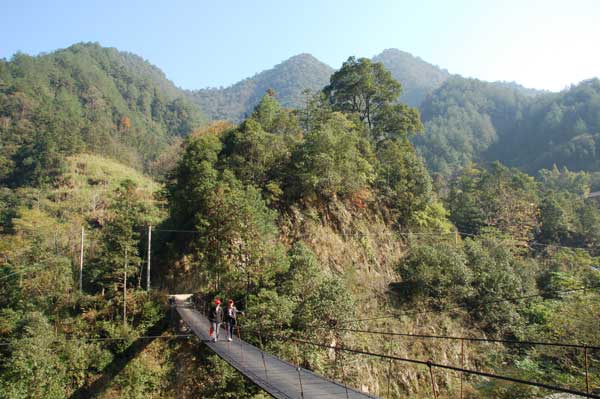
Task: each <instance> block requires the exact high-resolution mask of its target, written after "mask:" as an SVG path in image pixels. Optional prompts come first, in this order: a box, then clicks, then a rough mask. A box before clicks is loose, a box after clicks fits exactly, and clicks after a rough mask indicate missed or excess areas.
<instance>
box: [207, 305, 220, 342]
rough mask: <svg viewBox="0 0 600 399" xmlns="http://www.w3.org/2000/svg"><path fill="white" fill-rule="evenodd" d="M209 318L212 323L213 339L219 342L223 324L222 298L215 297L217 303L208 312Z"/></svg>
mask: <svg viewBox="0 0 600 399" xmlns="http://www.w3.org/2000/svg"><path fill="white" fill-rule="evenodd" d="M208 320H209V321H210V324H211V332H212V337H213V338H212V340H213V342H217V340H218V339H219V329H220V328H221V324H223V308H221V300H220V299H219V298H217V299H215V304H214V305H213V306H211V308H210V310H209V312H208Z"/></svg>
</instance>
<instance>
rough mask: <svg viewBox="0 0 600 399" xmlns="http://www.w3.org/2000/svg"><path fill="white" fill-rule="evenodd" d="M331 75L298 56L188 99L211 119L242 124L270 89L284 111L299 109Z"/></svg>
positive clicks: (326, 68)
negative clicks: (307, 90)
mask: <svg viewBox="0 0 600 399" xmlns="http://www.w3.org/2000/svg"><path fill="white" fill-rule="evenodd" d="M332 73H333V68H331V67H330V66H328V65H326V64H324V63H322V62H321V61H319V60H317V59H316V58H315V57H313V56H312V55H310V54H299V55H296V56H294V57H292V58H290V59H288V60H286V61H284V62H282V63H281V64H278V65H276V66H275V67H273V68H272V69H269V70H266V71H263V72H260V73H258V74H256V75H254V76H253V77H251V78H247V79H244V80H242V81H240V82H238V83H236V84H234V85H232V86H230V87H227V88H224V89H223V88H220V89H219V88H210V89H201V90H194V91H191V92H189V95H190V98H191V99H192V100H193V101H195V102H196V103H197V104H198V105H200V107H201V108H202V110H203V111H204V112H205V113H206V115H208V116H209V117H210V119H213V120H216V119H224V120H230V121H234V122H239V121H240V120H241V119H243V118H244V117H245V116H247V115H249V114H250V113H251V112H252V110H253V109H254V107H255V106H256V104H258V102H259V101H260V99H261V98H262V96H263V95H264V94H265V92H266V91H267V90H268V89H272V90H274V91H275V93H276V94H277V98H279V100H280V101H281V104H282V105H283V106H284V107H288V108H299V107H300V106H301V105H302V104H303V101H304V100H305V97H304V96H303V94H302V93H303V92H304V91H305V90H306V89H309V90H311V91H318V90H321V89H322V88H323V87H324V86H325V85H326V84H327V83H329V77H330V76H331V74H332Z"/></svg>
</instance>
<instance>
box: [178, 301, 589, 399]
mask: <svg viewBox="0 0 600 399" xmlns="http://www.w3.org/2000/svg"><path fill="white" fill-rule="evenodd" d="M171 297H172V305H173V307H174V309H176V311H177V313H178V314H179V316H180V317H181V320H182V321H183V322H185V324H186V325H187V326H188V327H189V328H190V330H191V331H192V332H193V333H194V334H195V335H196V336H197V337H198V338H199V339H200V340H201V341H202V342H203V343H204V344H205V345H207V346H208V347H209V348H210V349H211V350H212V351H213V352H215V353H216V354H217V355H218V356H219V357H221V358H222V359H223V360H225V361H226V362H227V363H229V364H230V365H231V366H233V367H234V368H235V369H236V370H238V371H239V372H240V373H241V374H243V375H244V376H246V377H247V378H248V379H250V380H251V381H252V382H253V383H254V384H256V385H257V386H258V387H260V388H261V389H263V390H264V391H265V392H267V393H268V394H269V395H271V396H272V397H274V398H277V399H309V398H319V399H320V398H346V399H354V398H377V396H374V395H371V394H370V393H366V392H361V391H359V390H357V389H354V388H351V387H349V386H348V385H347V384H346V382H345V378H344V381H342V382H341V383H340V382H338V381H334V380H331V379H328V378H325V377H323V376H320V375H318V374H316V373H314V372H312V371H310V370H307V369H305V368H302V367H300V366H299V365H294V364H292V363H290V362H287V361H285V360H282V359H280V358H278V357H275V356H273V355H271V354H268V353H266V352H265V351H264V350H262V349H259V348H257V347H255V346H253V345H251V344H249V343H247V342H245V341H243V340H241V339H240V338H239V337H233V340H232V341H231V342H228V341H218V342H212V340H211V337H210V336H209V329H210V322H209V321H208V319H207V318H206V317H205V316H204V315H203V314H202V313H201V312H199V311H198V310H196V309H195V308H194V305H192V303H191V302H190V301H189V299H190V297H191V295H173V296H171ZM523 298H529V296H527V297H523ZM515 299H516V298H510V299H509V300H511V301H512V300H515ZM521 299H522V298H521ZM505 300H506V299H505ZM384 317H389V316H384ZM332 328H335V329H337V330H340V331H348V332H355V333H363V334H364V333H366V334H377V335H384V336H385V335H395V336H405V337H409V338H422V339H449V340H458V341H461V347H462V345H463V344H464V342H466V341H475V342H497V343H504V344H509V345H526V346H536V345H541V346H560V347H566V348H572V349H581V350H582V351H583V353H584V358H585V374H584V375H585V380H584V381H585V385H584V386H585V388H584V390H576V389H571V388H565V387H560V386H556V385H552V384H550V383H547V382H536V381H528V380H523V379H519V378H515V377H511V376H503V375H498V374H494V373H490V372H484V371H479V370H470V369H466V368H464V365H461V367H458V366H453V365H448V364H439V363H434V362H432V361H431V360H418V359H409V358H403V357H398V356H394V355H390V354H381V353H373V352H369V351H365V350H361V349H356V348H346V347H343V346H337V345H326V344H322V343H318V342H312V341H307V340H304V339H298V338H294V337H280V339H282V340H285V341H288V342H291V343H293V344H295V345H307V346H314V347H320V348H322V349H325V350H330V351H335V352H336V355H337V353H338V352H346V353H350V354H354V355H361V356H370V357H375V358H379V359H382V360H386V361H390V362H403V363H407V364H415V365H420V366H426V367H428V368H429V372H430V375H431V385H432V392H433V397H434V399H437V398H438V396H439V392H438V389H437V388H436V383H435V381H434V376H433V369H434V368H436V369H441V370H446V371H452V372H457V373H460V379H461V390H460V398H461V399H463V390H462V385H463V384H462V382H463V378H464V376H465V375H473V376H478V377H483V378H485V379H489V380H491V379H497V380H502V381H507V382H512V383H516V384H523V385H528V386H532V387H537V388H541V389H543V390H547V391H548V392H552V391H553V392H560V393H565V394H570V395H575V396H576V397H584V398H596V399H600V395H598V394H597V392H595V391H592V389H591V387H590V381H589V375H588V352H589V351H600V346H590V345H580V344H572V343H555V342H532V341H511V340H496V339H485V338H473V337H454V336H440V335H423V334H403V333H392V332H386V331H370V330H360V329H350V328H344V327H343V323H342V326H335V327H332ZM342 376H345V374H344V372H343V367H342ZM390 378H392V376H390V375H388V379H390ZM389 383H390V381H388V386H389ZM388 396H389V391H388ZM548 397H554V396H548ZM566 397H567V396H566ZM569 397H570V396H569Z"/></svg>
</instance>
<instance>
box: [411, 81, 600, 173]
mask: <svg viewBox="0 0 600 399" xmlns="http://www.w3.org/2000/svg"><path fill="white" fill-rule="evenodd" d="M420 109H421V114H422V117H423V122H424V125H425V134H424V135H422V136H419V137H417V138H416V139H415V144H416V146H417V148H418V149H419V152H420V153H421V154H422V155H423V156H424V157H425V159H426V160H427V163H428V166H429V168H430V170H431V171H432V172H436V173H441V174H443V175H449V174H451V173H453V172H454V171H456V170H458V169H460V168H461V167H463V166H465V165H467V164H468V163H469V162H481V163H490V162H493V161H495V160H499V161H501V162H503V163H505V164H507V165H511V166H517V167H519V168H520V169H522V170H525V171H528V172H530V173H536V172H537V171H538V170H540V169H542V168H546V169H548V168H552V166H553V165H554V164H556V165H557V166H559V167H567V168H569V169H571V170H585V171H590V172H591V171H600V164H599V163H598V148H600V147H599V144H598V139H599V133H600V119H599V118H600V81H599V80H598V79H592V80H588V81H584V82H582V83H580V84H578V85H576V86H573V87H571V88H570V89H568V90H565V91H562V92H560V93H535V92H532V91H530V90H527V89H524V88H523V87H520V86H518V85H517V86H515V85H514V84H505V83H501V82H495V83H489V82H483V81H479V80H475V79H465V78H461V77H458V76H455V77H452V78H451V79H449V80H448V81H447V82H446V83H444V84H443V85H442V86H441V87H440V88H439V89H437V90H435V91H434V92H433V93H432V94H431V95H430V96H429V97H428V98H427V99H426V100H425V101H424V102H423V104H422V105H421V107H420Z"/></svg>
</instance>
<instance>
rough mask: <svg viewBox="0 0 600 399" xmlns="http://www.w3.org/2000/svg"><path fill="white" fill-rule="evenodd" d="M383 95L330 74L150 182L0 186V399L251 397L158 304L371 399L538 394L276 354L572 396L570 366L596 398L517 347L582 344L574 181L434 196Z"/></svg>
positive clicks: (375, 71)
mask: <svg viewBox="0 0 600 399" xmlns="http://www.w3.org/2000/svg"><path fill="white" fill-rule="evenodd" d="M84 47H87V46H84ZM35 76H36V75H33V76H32V78H34V77H35ZM41 76H42V77H44V79H46V75H41ZM43 81H44V80H43ZM471 84H472V86H473V88H472V90H473V92H474V93H475V92H477V90H478V87H479V84H478V83H477V82H471ZM33 87H38V86H35V85H34V86H33ZM40 87H44V86H43V85H41V86H40ZM449 87H450V86H449ZM401 90H402V86H401V85H400V84H399V83H398V82H396V81H395V80H394V79H393V77H392V75H391V73H390V72H389V71H387V70H386V69H385V68H384V66H383V65H382V64H381V63H375V62H372V61H371V60H369V59H365V58H360V59H356V58H354V57H350V58H349V59H348V60H347V61H346V62H345V63H343V64H342V66H341V68H340V69H339V70H338V71H337V72H336V73H335V74H333V75H332V78H331V80H330V82H329V84H328V85H327V86H326V87H325V88H324V89H323V90H322V91H320V92H318V93H315V94H314V95H313V96H310V97H309V98H308V99H307V101H306V102H305V105H304V106H303V107H302V108H300V109H298V110H289V109H287V108H285V107H283V106H282V105H281V104H280V103H279V102H278V101H277V98H276V96H275V95H274V93H273V92H267V94H265V95H263V97H262V98H261V100H260V101H259V103H258V104H257V106H256V107H255V108H254V110H253V111H252V113H251V114H250V116H249V117H248V118H245V119H244V121H242V122H241V123H240V124H238V125H233V124H230V123H226V122H223V121H220V122H215V123H213V124H211V125H209V126H204V127H202V128H199V129H195V130H194V131H193V132H192V133H191V134H189V135H187V136H186V137H185V139H183V140H182V145H181V146H175V147H173V146H172V147H170V148H169V151H168V152H166V153H164V154H163V155H162V157H166V158H168V159H162V158H161V159H162V160H163V161H164V162H163V164H164V165H163V167H164V170H166V171H168V173H165V174H164V176H165V178H164V184H161V183H157V182H155V181H153V180H152V179H150V178H148V177H147V176H144V175H143V174H142V173H140V172H139V171H136V170H135V169H133V168H130V167H127V166H124V165H122V164H119V163H117V162H115V161H114V160H110V159H106V158H104V157H100V156H97V155H90V154H78V155H73V156H68V157H65V158H63V156H64V153H65V152H64V151H63V152H60V151H54V148H55V147H44V148H47V152H48V155H49V156H55V157H56V159H59V160H62V161H63V162H62V165H63V167H61V168H58V169H57V170H56V172H55V174H54V175H53V179H51V180H47V181H44V183H45V184H37V185H35V186H31V185H28V184H27V183H28V182H27V181H25V180H22V181H18V180H13V181H12V182H13V184H14V185H13V186H11V187H7V186H4V185H2V186H0V397H2V398H7V399H24V398H35V399H38V398H40V399H41V398H44V399H46V398H48V399H62V398H66V397H67V398H71V399H77V398H89V397H97V398H104V399H110V398H116V397H118V398H125V399H142V398H165V399H166V398H174V397H177V398H184V399H186V398H199V397H200V398H214V399H217V398H241V399H260V398H264V394H263V393H261V392H260V391H259V390H258V388H256V387H255V386H253V385H251V384H250V383H249V382H248V381H247V380H246V379H244V378H243V377H241V375H240V374H238V373H237V372H236V371H235V370H234V369H233V368H232V367H230V366H228V365H227V364H225V363H224V362H223V361H221V360H220V359H218V358H217V356H216V355H214V354H211V352H210V350H209V349H207V348H206V347H205V346H204V345H202V343H201V342H199V341H198V340H197V339H196V338H194V337H192V336H186V331H185V330H182V329H181V327H182V325H181V324H180V323H179V322H178V320H177V319H175V318H174V319H172V322H173V323H172V324H171V328H169V325H168V323H167V319H168V317H167V315H168V314H169V312H168V308H167V307H166V306H164V305H165V302H166V294H167V293H174V292H177V293H183V292H186V293H187V292H194V293H196V295H195V296H194V297H195V298H203V299H208V300H211V301H212V300H213V299H214V298H215V297H221V298H223V299H225V298H233V299H235V300H236V303H237V304H238V306H239V308H240V309H243V310H244V314H243V315H241V316H240V330H241V333H240V334H241V336H242V337H243V339H244V340H246V341H249V342H251V343H253V344H255V345H260V346H261V347H263V348H264V349H265V350H266V351H267V352H268V353H272V354H274V355H276V356H278V357H281V358H283V359H286V360H288V361H290V362H294V363H296V364H300V365H301V366H302V367H304V368H307V369H309V370H312V371H314V372H316V373H319V374H322V375H324V376H326V377H329V378H331V379H334V380H338V381H340V382H344V383H346V384H348V385H349V386H353V387H358V388H359V389H361V390H365V391H368V392H369V393H371V394H374V395H376V396H380V397H382V396H386V397H394V398H405V397H412V398H416V399H421V398H423V399H424V398H431V397H435V396H438V397H460V392H463V393H464V395H463V396H464V397H468V398H480V397H491V398H498V399H509V398H510V399H512V398H515V397H518V398H524V399H525V398H539V397H547V396H548V395H549V392H547V391H546V390H542V389H538V388H535V387H530V386H526V385H516V384H509V383H508V382H502V381H498V380H495V379H489V378H486V379H481V378H477V377H473V376H471V377H470V376H468V375H467V376H465V378H464V379H460V378H454V377H455V376H456V374H454V373H453V372H452V371H447V370H439V369H436V370H435V372H432V369H431V368H427V367H426V364H421V365H419V364H407V363H405V362H388V361H385V362H382V361H377V360H373V359H372V358H368V357H366V356H358V355H355V354H350V353H344V352H343V351H338V350H334V351H332V350H322V349H321V348H319V347H316V346H313V345H310V346H300V345H298V346H296V345H295V344H292V342H291V341H289V340H288V339H287V338H286V337H296V338H300V339H304V340H310V341H311V342H313V343H318V344H320V345H325V346H329V345H336V346H341V347H343V348H354V349H358V350H361V351H371V352H375V353H380V354H386V355H388V354H389V355H393V356H398V357H402V358H405V359H415V360H417V361H419V362H422V363H425V362H427V361H428V360H430V361H432V362H433V363H439V364H446V365H452V366H457V365H464V367H465V368H467V369H471V370H478V371H481V372H489V373H496V374H501V375H506V376H513V377H516V378H521V379H526V380H531V381H551V382H552V384H556V385H560V386H563V387H566V388H570V389H576V390H582V389H583V388H582V386H583V383H584V380H583V373H584V371H583V370H584V369H585V367H586V365H587V367H588V371H589V381H588V382H589V389H590V392H593V393H594V394H598V393H600V373H599V370H600V356H599V354H598V353H597V352H595V351H592V350H590V351H589V353H587V356H583V355H582V353H581V352H579V351H576V350H575V349H574V348H562V347H558V346H538V345H533V344H531V341H552V342H569V343H574V344H583V343H588V344H589V343H593V342H598V339H599V338H600V337H599V330H598V319H597V315H598V313H599V312H600V294H599V291H598V287H600V272H598V270H597V267H596V265H598V261H599V259H598V256H599V255H600V209H598V206H597V204H595V203H594V202H593V201H590V200H587V199H586V198H585V197H586V194H587V193H588V192H589V191H590V182H591V179H590V176H589V174H587V173H585V172H577V173H575V172H570V171H568V170H560V169H558V168H553V169H552V170H545V171H543V172H542V173H541V174H540V178H539V179H537V180H536V179H535V178H534V177H532V176H528V175H527V174H525V173H523V172H522V171H519V170H517V169H514V168H509V167H506V166H503V165H501V164H500V163H494V164H493V165H491V166H490V167H488V168H486V167H480V166H472V165H469V166H468V167H466V168H463V169H462V170H461V171H460V172H457V174H456V175H455V176H454V178H452V179H450V181H449V182H448V185H447V187H445V188H446V189H445V190H440V192H436V190H435V187H436V184H434V182H433V181H432V179H431V177H430V175H429V173H428V171H427V169H426V167H425V164H424V162H423V160H422V159H421V158H420V157H419V156H418V154H417V152H416V150H415V148H414V146H413V144H412V143H411V142H410V140H409V138H411V137H412V136H414V135H416V134H419V132H421V131H422V130H423V125H422V123H421V120H420V115H419V112H418V110H417V109H415V108H412V107H410V106H408V105H406V104H403V103H398V102H397V98H398V96H399V95H400V92H401ZM494 98H495V97H494ZM509 99H510V98H509ZM509 99H506V98H504V97H502V96H499V97H498V99H497V101H496V102H494V103H488V102H486V101H485V99H482V100H480V102H479V103H477V106H478V108H474V110H487V111H488V112H489V115H490V116H489V120H490V121H492V120H494V121H496V120H497V123H500V122H502V121H504V120H509V119H510V118H509V117H506V116H503V115H501V114H496V113H494V112H492V110H491V109H492V108H493V109H497V108H498V107H497V105H498V104H500V105H501V104H505V103H510V101H509ZM60 105H61V103H57V104H54V106H55V107H56V108H54V109H55V110H57V111H60V110H62V109H63V108H60V107H59V106H60ZM492 105H493V107H492ZM435 106H437V104H432V105H431V107H432V109H434V108H435ZM444 107H446V105H445V104H440V109H445V108H444ZM486 107H490V108H486ZM446 108H448V109H450V108H451V107H446ZM65 109H68V108H65ZM18 110H19V109H17V111H18ZM63 115H71V114H68V113H66V114H63ZM509 115H510V114H509ZM73 119H74V120H76V118H73ZM24 120H26V119H24ZM65 120H67V121H69V120H71V119H70V118H66V117H65ZM490 123H491V122H490ZM23 124H24V125H25V126H27V124H26V123H23ZM17 126H21V125H20V124H17ZM48 126H50V127H52V126H54V125H52V124H49V125H48ZM60 132H62V133H63V134H56V137H62V138H64V137H70V136H68V135H67V134H66V130H63V131H60ZM75 132H76V133H77V132H78V131H77V130H75ZM52 137H54V136H52ZM74 137H78V136H77V135H74ZM33 143H34V144H35V143H36V142H35V141H33ZM3 144H4V143H3ZM90 148H91V149H90V151H91V150H93V147H90ZM61 151H62V150H61ZM73 151H77V147H74V149H73ZM10 167H11V165H10V164H7V170H8V171H9V174H10V173H13V170H17V169H10ZM12 167H13V168H16V167H18V165H16V166H15V165H13V166H12ZM40 176H44V174H43V173H40ZM31 182H35V181H31ZM148 225H152V226H153V230H152V235H151V237H152V239H151V249H150V256H151V264H152V272H151V287H150V292H147V291H146V288H145V287H144V284H143V282H144V280H145V279H144V277H147V274H146V270H147V269H146V268H145V267H144V266H145V265H146V262H145V261H146V260H147V258H145V256H147V254H148V252H147V251H148V248H149V247H148V245H147V243H148V238H149V235H147V233H146V232H147V231H148ZM82 227H83V228H84V229H85V230H84V231H85V238H84V240H83V243H84V245H83V249H84V256H83V264H84V266H83V269H82V270H83V273H82V280H81V282H82V284H81V287H80V286H79V275H80V274H79V271H80V269H79V265H80V263H79V262H80V260H81V258H80V244H81V242H82V238H81V237H82V235H81V231H82V230H81V229H82ZM518 298H520V299H518ZM175 331H176V332H177V333H178V334H179V333H180V334H182V335H179V336H175V335H174V332H175ZM381 331H383V332H396V333H398V334H399V335H398V336H397V337H394V339H390V337H389V336H382V335H380V334H378V333H377V332H381ZM376 333H377V334H376ZM415 335H429V337H427V338H428V339H425V340H424V339H421V337H416V336H415ZM440 336H445V337H448V336H468V337H486V338H494V339H502V340H508V341H515V340H521V341H529V343H528V344H527V345H520V346H518V347H516V346H512V345H508V344H506V345H505V344H504V343H502V342H494V343H489V342H472V341H464V342H463V343H464V347H463V345H461V343H460V342H458V341H457V340H451V339H441V338H439V337H440ZM417 338H419V339H417ZM434 338H435V339H434ZM224 344H225V343H224ZM390 375H393V376H394V378H392V379H390V378H389V376H390ZM388 393H389V394H388Z"/></svg>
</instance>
